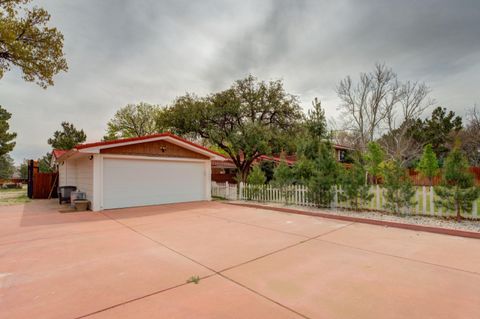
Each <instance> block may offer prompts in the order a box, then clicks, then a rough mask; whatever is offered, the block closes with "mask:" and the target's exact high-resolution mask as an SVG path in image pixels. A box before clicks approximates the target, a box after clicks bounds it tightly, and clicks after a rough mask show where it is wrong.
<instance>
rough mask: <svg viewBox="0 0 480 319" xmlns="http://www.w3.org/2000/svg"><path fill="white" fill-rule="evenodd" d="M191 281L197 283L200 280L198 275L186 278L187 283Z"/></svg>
mask: <svg viewBox="0 0 480 319" xmlns="http://www.w3.org/2000/svg"><path fill="white" fill-rule="evenodd" d="M192 282H193V283H194V284H195V285H197V284H198V283H199V282H200V276H192V277H190V278H188V279H187V284H189V283H192Z"/></svg>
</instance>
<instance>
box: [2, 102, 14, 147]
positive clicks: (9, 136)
mask: <svg viewBox="0 0 480 319" xmlns="http://www.w3.org/2000/svg"><path fill="white" fill-rule="evenodd" d="M11 117H12V114H11V113H9V112H8V111H7V110H5V109H4V108H3V107H2V106H0V156H3V155H5V154H7V153H9V152H10V151H12V150H13V148H14V147H15V142H14V141H13V140H14V139H15V138H16V137H17V133H12V132H9V130H10V124H9V123H8V121H9V120H10V118H11Z"/></svg>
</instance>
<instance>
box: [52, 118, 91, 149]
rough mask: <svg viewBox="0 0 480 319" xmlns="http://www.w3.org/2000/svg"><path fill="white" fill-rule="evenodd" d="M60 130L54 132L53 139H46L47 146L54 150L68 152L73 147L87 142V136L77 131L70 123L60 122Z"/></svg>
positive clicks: (81, 131)
mask: <svg viewBox="0 0 480 319" xmlns="http://www.w3.org/2000/svg"><path fill="white" fill-rule="evenodd" d="M61 126H62V129H61V130H58V131H55V132H54V133H53V137H51V138H49V139H48V144H50V145H51V146H52V148H54V149H58V150H69V149H72V148H73V147H74V146H75V145H77V144H81V143H83V142H85V141H86V140H87V135H86V134H85V132H83V130H78V129H77V128H76V127H75V126H74V125H73V124H72V123H69V122H62V124H61Z"/></svg>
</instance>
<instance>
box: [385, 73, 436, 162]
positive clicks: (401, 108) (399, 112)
mask: <svg viewBox="0 0 480 319" xmlns="http://www.w3.org/2000/svg"><path fill="white" fill-rule="evenodd" d="M429 94H430V89H429V88H428V87H427V86H426V85H425V84H424V83H418V82H410V81H408V82H406V83H403V84H401V86H400V94H399V97H398V103H395V104H389V105H388V107H387V108H386V116H385V124H386V128H387V133H386V134H384V135H383V136H382V138H381V139H380V140H379V141H378V142H379V143H380V144H381V145H382V146H383V148H384V149H385V151H386V153H387V154H388V155H390V157H391V158H393V159H395V160H396V161H397V162H399V163H400V164H401V165H402V166H405V164H407V163H409V162H411V161H412V160H413V159H414V158H416V157H417V156H418V154H420V152H421V150H422V145H419V144H418V142H417V141H416V139H415V138H414V137H413V136H412V134H410V131H411V127H412V126H413V125H414V123H415V121H417V120H418V119H419V118H420V116H421V115H422V114H423V112H424V111H425V110H426V109H427V108H429V107H430V106H432V105H433V104H434V103H435V101H434V100H433V99H429V98H428V95H429Z"/></svg>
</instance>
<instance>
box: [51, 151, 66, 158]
mask: <svg viewBox="0 0 480 319" xmlns="http://www.w3.org/2000/svg"><path fill="white" fill-rule="evenodd" d="M66 152H68V151H67V150H53V152H52V153H53V157H55V158H59V157H60V156H62V155H63V154H65V153H66Z"/></svg>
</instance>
